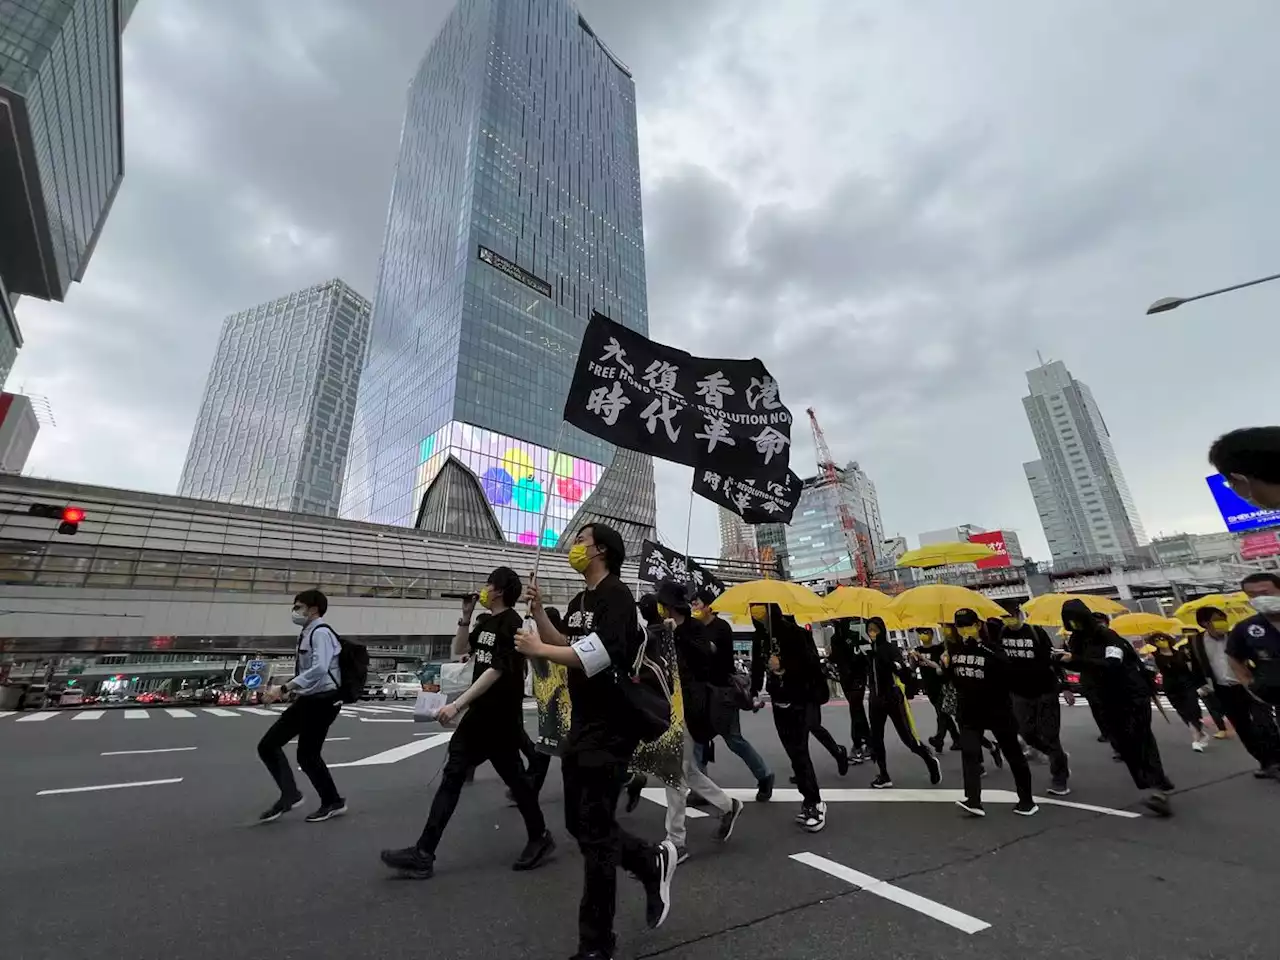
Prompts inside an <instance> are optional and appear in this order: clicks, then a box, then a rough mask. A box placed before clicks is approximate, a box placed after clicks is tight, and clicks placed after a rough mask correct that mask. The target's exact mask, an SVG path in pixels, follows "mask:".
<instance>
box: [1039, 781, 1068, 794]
mask: <svg viewBox="0 0 1280 960" xmlns="http://www.w3.org/2000/svg"><path fill="white" fill-rule="evenodd" d="M1045 793H1047V794H1049V796H1051V797H1069V796H1071V788H1070V787H1069V786H1067V785H1066V784H1065V783H1054V784H1050V786H1049V789H1048V790H1046V791H1045Z"/></svg>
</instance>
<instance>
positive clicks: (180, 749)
mask: <svg viewBox="0 0 1280 960" xmlns="http://www.w3.org/2000/svg"><path fill="white" fill-rule="evenodd" d="M195 749H196V748H195V747H161V748H160V749H159V750H108V751H107V752H106V753H104V754H102V756H104V757H127V756H130V755H132V754H135V753H185V752H186V751H188V750H195Z"/></svg>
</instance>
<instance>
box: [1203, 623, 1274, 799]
mask: <svg viewBox="0 0 1280 960" xmlns="http://www.w3.org/2000/svg"><path fill="white" fill-rule="evenodd" d="M1246 622H1248V621H1246ZM1196 623H1197V624H1199V625H1200V628H1201V629H1202V630H1203V631H1204V633H1203V634H1199V635H1197V636H1196V638H1195V639H1194V640H1192V641H1191V645H1190V649H1191V656H1192V658H1193V659H1194V661H1195V663H1196V666H1197V667H1198V668H1199V669H1200V672H1201V673H1202V674H1203V675H1204V677H1205V681H1206V682H1205V685H1204V686H1203V687H1201V688H1200V694H1201V695H1202V696H1212V697H1213V698H1214V699H1216V700H1217V702H1218V705H1219V706H1220V707H1221V708H1222V712H1223V713H1224V714H1226V717H1227V719H1228V720H1230V721H1231V726H1232V727H1234V728H1235V731H1236V736H1237V737H1239V738H1240V744H1241V745H1242V746H1243V747H1244V748H1245V750H1246V751H1248V753H1249V756H1251V757H1253V759H1254V760H1256V761H1258V769H1257V770H1256V771H1255V772H1254V776H1255V777H1258V778H1259V779H1266V778H1274V779H1280V731H1277V728H1276V722H1275V717H1274V716H1273V713H1272V711H1271V709H1270V708H1269V707H1268V706H1267V705H1266V704H1264V703H1262V702H1261V701H1260V700H1258V699H1257V698H1256V697H1253V696H1251V695H1250V694H1249V689H1248V682H1247V679H1245V678H1247V677H1248V668H1247V666H1245V665H1244V664H1241V663H1238V662H1236V661H1235V660H1234V659H1233V657H1232V655H1231V652H1230V649H1231V648H1230V639H1231V636H1230V635H1231V629H1230V625H1229V623H1228V621H1227V614H1226V612H1225V611H1223V610H1219V609H1217V608H1216V607H1201V608H1200V609H1199V610H1197V611H1196ZM1237 652H1239V648H1238V647H1237Z"/></svg>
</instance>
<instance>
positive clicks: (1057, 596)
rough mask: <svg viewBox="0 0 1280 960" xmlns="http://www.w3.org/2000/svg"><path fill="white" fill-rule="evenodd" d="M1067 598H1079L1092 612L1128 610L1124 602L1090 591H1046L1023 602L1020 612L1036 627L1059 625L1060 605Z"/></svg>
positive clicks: (1113, 613)
mask: <svg viewBox="0 0 1280 960" xmlns="http://www.w3.org/2000/svg"><path fill="white" fill-rule="evenodd" d="M1068 600H1079V601H1080V602H1081V603H1083V604H1084V605H1085V606H1086V607H1088V608H1089V609H1090V610H1092V611H1093V612H1094V613H1105V614H1106V615H1107V616H1109V617H1118V616H1120V615H1121V614H1124V613H1128V612H1129V608H1128V607H1126V606H1125V605H1124V604H1122V603H1117V602H1116V601H1114V600H1112V599H1110V598H1109V597H1099V596H1096V595H1095V594H1092V593H1046V594H1042V595H1041V596H1038V597H1033V598H1032V599H1030V600H1028V601H1027V602H1026V603H1024V604H1023V605H1022V614H1023V616H1024V617H1026V618H1027V623H1033V624H1035V625H1036V626H1038V627H1061V626H1062V605H1063V604H1064V603H1066V602H1067V601H1068Z"/></svg>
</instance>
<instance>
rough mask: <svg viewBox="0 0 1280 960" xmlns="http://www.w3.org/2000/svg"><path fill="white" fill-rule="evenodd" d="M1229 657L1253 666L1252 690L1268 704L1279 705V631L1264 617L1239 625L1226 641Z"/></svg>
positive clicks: (1253, 618) (1254, 618) (1260, 615)
mask: <svg viewBox="0 0 1280 960" xmlns="http://www.w3.org/2000/svg"><path fill="white" fill-rule="evenodd" d="M1227 656H1229V657H1234V658H1235V659H1236V660H1239V661H1240V662H1241V663H1246V664H1251V665H1252V670H1253V687H1252V688H1251V689H1252V690H1253V692H1254V693H1256V694H1257V695H1258V696H1259V697H1261V698H1262V699H1263V700H1266V701H1267V702H1268V703H1280V630H1276V627H1275V624H1273V623H1272V622H1271V621H1270V620H1268V619H1267V618H1266V617H1264V616H1263V615H1262V614H1258V615H1257V616H1253V617H1250V618H1249V619H1248V620H1244V621H1242V622H1240V623H1237V624H1236V625H1235V627H1234V628H1233V629H1232V631H1231V634H1230V635H1229V636H1228V637H1227Z"/></svg>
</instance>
